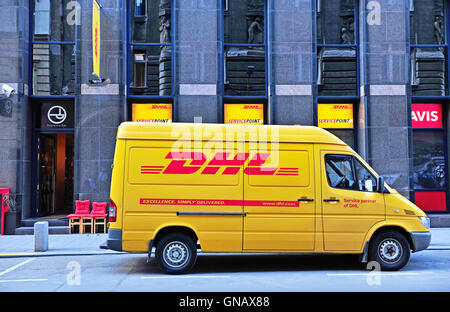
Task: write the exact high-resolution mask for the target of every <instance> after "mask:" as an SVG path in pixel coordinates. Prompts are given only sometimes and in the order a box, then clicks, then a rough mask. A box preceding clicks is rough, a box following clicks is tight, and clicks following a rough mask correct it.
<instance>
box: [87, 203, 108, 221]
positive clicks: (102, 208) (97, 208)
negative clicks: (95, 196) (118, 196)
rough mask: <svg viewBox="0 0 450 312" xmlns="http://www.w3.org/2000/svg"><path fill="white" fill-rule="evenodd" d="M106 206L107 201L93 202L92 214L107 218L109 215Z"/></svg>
mask: <svg viewBox="0 0 450 312" xmlns="http://www.w3.org/2000/svg"><path fill="white" fill-rule="evenodd" d="M106 206H107V203H97V202H93V203H92V211H91V215H92V216H93V217H102V218H106V217H107V213H106Z"/></svg>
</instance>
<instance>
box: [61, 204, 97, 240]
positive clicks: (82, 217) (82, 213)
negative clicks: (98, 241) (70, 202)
mask: <svg viewBox="0 0 450 312" xmlns="http://www.w3.org/2000/svg"><path fill="white" fill-rule="evenodd" d="M90 204H91V202H90V201H89V200H76V201H75V213H72V214H70V215H68V216H67V218H68V219H69V233H72V232H73V228H74V227H75V226H76V225H78V227H79V233H80V234H83V233H84V228H85V226H86V225H90V226H91V233H92V230H93V223H92V218H91V215H90V212H89V210H90V209H89V208H90Z"/></svg>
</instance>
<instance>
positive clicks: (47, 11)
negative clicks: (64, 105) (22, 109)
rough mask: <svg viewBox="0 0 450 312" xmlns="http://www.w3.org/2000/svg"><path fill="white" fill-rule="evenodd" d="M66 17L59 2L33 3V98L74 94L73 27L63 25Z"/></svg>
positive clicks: (70, 24)
mask: <svg viewBox="0 0 450 312" xmlns="http://www.w3.org/2000/svg"><path fill="white" fill-rule="evenodd" d="M69 13H70V10H66V8H65V6H64V2H61V1H50V0H33V1H32V14H33V18H32V23H30V25H32V28H31V46H32V48H31V51H30V53H31V54H32V68H31V75H30V79H31V81H30V86H31V89H32V90H31V94H32V95H48V96H51V95H73V94H74V85H75V59H76V54H75V51H76V49H75V23H67V22H66V21H67V20H68V18H69V19H70V17H68V14H69Z"/></svg>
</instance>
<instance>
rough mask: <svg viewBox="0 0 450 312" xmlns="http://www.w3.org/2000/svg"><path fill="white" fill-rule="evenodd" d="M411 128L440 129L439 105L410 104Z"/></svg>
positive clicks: (440, 114) (440, 115)
mask: <svg viewBox="0 0 450 312" xmlns="http://www.w3.org/2000/svg"><path fill="white" fill-rule="evenodd" d="M411 108H412V109H411V119H412V127H413V128H442V105H441V104H412V106H411Z"/></svg>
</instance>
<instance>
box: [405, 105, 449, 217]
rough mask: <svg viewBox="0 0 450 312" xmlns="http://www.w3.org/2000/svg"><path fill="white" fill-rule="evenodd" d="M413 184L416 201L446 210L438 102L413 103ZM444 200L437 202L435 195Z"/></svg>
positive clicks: (419, 203) (443, 139) (443, 155)
mask: <svg viewBox="0 0 450 312" xmlns="http://www.w3.org/2000/svg"><path fill="white" fill-rule="evenodd" d="M411 111H412V116H411V117H412V126H413V157H414V162H413V166H414V173H413V183H414V191H415V200H416V204H417V205H418V206H419V207H420V208H422V209H423V210H425V211H446V210H447V208H446V199H445V198H446V194H447V182H446V181H447V166H446V163H447V161H446V155H445V133H444V127H443V122H442V105H441V104H412V110H411ZM437 197H439V198H441V197H443V198H444V200H443V201H442V202H440V203H439V204H436V203H435V201H434V199H435V198H437Z"/></svg>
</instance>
